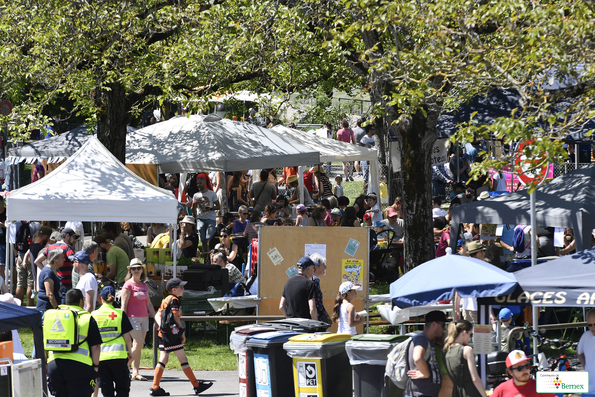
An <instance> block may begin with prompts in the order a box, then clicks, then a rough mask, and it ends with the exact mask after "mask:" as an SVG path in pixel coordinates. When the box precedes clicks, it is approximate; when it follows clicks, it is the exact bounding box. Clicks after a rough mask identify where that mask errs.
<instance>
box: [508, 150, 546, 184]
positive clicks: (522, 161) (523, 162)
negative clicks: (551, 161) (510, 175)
mask: <svg viewBox="0 0 595 397" xmlns="http://www.w3.org/2000/svg"><path fill="white" fill-rule="evenodd" d="M533 142H535V141H534V140H533V139H531V140H528V141H525V142H523V143H520V144H519V145H518V146H517V149H516V154H515V159H514V165H515V172H516V173H517V175H518V176H519V179H520V180H521V182H522V183H523V184H525V185H528V184H530V183H532V182H533V181H534V180H535V178H545V176H546V173H547V167H548V164H546V165H544V166H543V167H541V168H540V169H539V170H537V172H536V171H534V170H531V171H530V170H529V169H530V168H531V167H532V166H533V165H534V164H538V163H540V162H541V161H542V159H543V158H545V156H544V157H543V158H542V159H532V160H531V159H528V158H527V156H525V155H524V154H523V148H524V147H525V146H531V144H533Z"/></svg>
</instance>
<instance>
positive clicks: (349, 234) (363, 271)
mask: <svg viewBox="0 0 595 397" xmlns="http://www.w3.org/2000/svg"><path fill="white" fill-rule="evenodd" d="M368 236H369V231H368V228H364V227H361V228H360V227H314V226H310V227H292V226H266V227H262V228H260V240H259V243H260V244H259V257H260V258H259V263H260V266H259V269H258V275H259V277H258V278H259V297H260V298H262V300H261V301H260V306H259V314H261V315H279V314H281V313H280V311H279V302H280V299H281V294H282V293H283V287H284V286H285V282H286V281H287V280H288V279H289V276H290V275H292V274H294V273H295V272H296V271H297V266H296V264H297V261H298V260H299V259H300V258H301V257H302V256H304V255H305V254H306V250H308V252H307V253H308V254H310V253H312V252H313V251H322V250H324V252H325V253H326V255H325V256H326V263H327V269H326V275H325V276H321V277H320V288H321V290H322V295H323V299H324V300H323V302H324V307H325V309H326V311H327V312H328V313H329V315H332V311H333V306H334V304H335V298H336V297H337V293H338V292H339V286H340V285H341V283H342V282H343V281H347V280H348V278H349V279H350V280H351V281H357V282H356V284H360V285H362V290H359V291H357V298H356V300H355V301H354V302H352V303H353V304H354V306H355V308H356V309H357V311H361V310H364V309H365V299H367V297H368V274H369V268H368V256H369V252H370V249H369V240H368ZM358 269H359V272H358ZM356 278H357V279H356ZM355 279H356V280H355ZM336 329H337V325H336V324H333V327H331V328H330V331H331V332H333V331H335V330H336ZM362 329H363V326H359V327H358V332H359V333H361V332H362Z"/></svg>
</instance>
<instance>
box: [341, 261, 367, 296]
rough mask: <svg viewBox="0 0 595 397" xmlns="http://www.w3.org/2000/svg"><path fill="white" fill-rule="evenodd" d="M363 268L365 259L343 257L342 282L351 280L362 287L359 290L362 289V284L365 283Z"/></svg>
mask: <svg viewBox="0 0 595 397" xmlns="http://www.w3.org/2000/svg"><path fill="white" fill-rule="evenodd" d="M363 268H364V260H363V259H343V263H342V265H341V282H342V283H344V282H345V281H351V282H352V283H353V284H357V285H359V286H360V288H358V290H361V289H362V288H361V285H362V284H363V274H362V269H363Z"/></svg>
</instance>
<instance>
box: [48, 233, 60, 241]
mask: <svg viewBox="0 0 595 397" xmlns="http://www.w3.org/2000/svg"><path fill="white" fill-rule="evenodd" d="M61 237H62V236H61V235H60V232H52V234H51V235H50V240H54V241H58V240H60V238H61Z"/></svg>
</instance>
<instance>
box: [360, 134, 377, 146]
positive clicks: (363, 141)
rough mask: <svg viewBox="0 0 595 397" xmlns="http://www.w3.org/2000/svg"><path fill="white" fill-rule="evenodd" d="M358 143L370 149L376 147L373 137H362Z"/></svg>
mask: <svg viewBox="0 0 595 397" xmlns="http://www.w3.org/2000/svg"><path fill="white" fill-rule="evenodd" d="M359 142H360V143H361V144H362V145H364V146H365V147H367V148H371V147H374V145H376V142H374V137H373V136H368V135H364V136H363V137H362V139H361V140H360V141H359Z"/></svg>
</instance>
